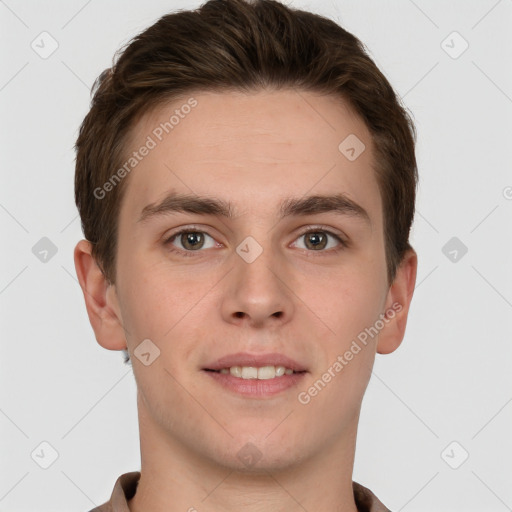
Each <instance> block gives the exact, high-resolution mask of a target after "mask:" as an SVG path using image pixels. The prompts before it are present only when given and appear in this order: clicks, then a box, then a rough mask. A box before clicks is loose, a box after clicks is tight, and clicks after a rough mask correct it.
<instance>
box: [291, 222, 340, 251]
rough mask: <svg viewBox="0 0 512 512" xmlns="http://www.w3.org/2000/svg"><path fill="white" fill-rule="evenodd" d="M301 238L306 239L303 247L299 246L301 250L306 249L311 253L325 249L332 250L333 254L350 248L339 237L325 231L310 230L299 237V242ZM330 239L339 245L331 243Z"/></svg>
mask: <svg viewBox="0 0 512 512" xmlns="http://www.w3.org/2000/svg"><path fill="white" fill-rule="evenodd" d="M301 238H304V239H305V243H304V246H303V247H300V246H299V249H306V250H311V251H317V252H318V251H321V252H327V251H324V249H332V250H333V252H335V251H339V250H341V249H343V248H345V247H347V246H348V244H347V243H346V242H345V241H344V240H343V239H342V238H341V237H340V236H338V235H335V234H334V233H331V232H330V231H327V230H325V229H319V228H315V229H310V230H308V231H306V232H305V233H302V235H300V236H299V238H298V239H297V240H300V239H301ZM329 238H331V239H333V240H334V241H335V242H337V243H333V242H332V241H331V242H329Z"/></svg>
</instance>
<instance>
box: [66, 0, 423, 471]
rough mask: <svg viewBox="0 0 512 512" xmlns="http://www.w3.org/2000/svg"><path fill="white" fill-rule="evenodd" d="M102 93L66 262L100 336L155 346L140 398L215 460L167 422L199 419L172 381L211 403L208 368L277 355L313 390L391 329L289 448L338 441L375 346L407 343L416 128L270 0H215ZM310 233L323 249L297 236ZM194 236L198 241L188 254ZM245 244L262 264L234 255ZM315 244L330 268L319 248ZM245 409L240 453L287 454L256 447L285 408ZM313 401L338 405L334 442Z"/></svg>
mask: <svg viewBox="0 0 512 512" xmlns="http://www.w3.org/2000/svg"><path fill="white" fill-rule="evenodd" d="M93 92H94V96H93V100H92V105H91V108H90V111H89V113H88V114H87V116H86V117H85V119H84V121H83V123H82V126H81V128H80V133H79V136H78V140H77V143H76V151H77V159H76V178H75V199H76V204H77V207H78V209H79V212H80V216H81V221H82V229H83V232H84V236H85V238H86V241H87V242H85V241H82V242H81V243H80V244H79V245H78V246H77V249H76V250H75V262H76V266H77V272H78V274H79V279H80V283H81V285H82V288H83V289H84V296H85V298H86V303H87V309H88V313H89V317H90V320H91V323H92V325H93V328H94V330H95V333H96V338H97V340H98V342H99V343H100V344H101V345H102V346H104V347H105V348H108V349H111V350H124V349H126V350H127V352H129V353H130V354H132V355H133V353H134V352H135V351H136V349H137V347H139V346H140V344H141V342H142V341H143V340H145V339H150V340H151V347H153V349H154V347H157V349H158V351H159V356H158V358H156V359H155V361H154V362H153V363H152V364H151V365H150V366H145V365H144V364H142V363H141V362H140V360H139V359H137V360H135V362H134V363H133V365H134V373H135V377H136V379H137V384H138V387H139V392H140V393H141V395H142V398H143V400H142V402H140V404H141V403H144V404H145V405H144V407H145V408H146V410H147V411H148V412H147V413H148V415H151V416H152V417H153V418H155V421H156V422H158V423H159V424H160V425H161V426H163V428H164V429H165V428H168V429H169V430H168V432H169V433H172V435H175V436H176V437H177V438H180V439H181V440H182V441H183V439H188V440H191V439H192V438H193V436H196V438H199V439H202V440H203V441H202V442H204V446H202V447H201V448H202V450H203V452H204V453H208V454H209V455H210V456H211V458H212V460H213V459H214V458H215V457H216V456H217V455H216V453H217V452H215V448H212V447H214V446H219V443H218V439H217V440H215V439H213V438H212V437H211V436H212V435H213V434H211V433H210V434H208V435H205V432H203V431H201V428H202V427H201V426H200V423H197V422H196V423H194V427H191V426H190V424H187V422H186V419H185V420H183V419H182V420H180V421H174V420H173V419H172V412H173V410H174V411H175V410H177V409H176V407H178V408H180V409H179V410H183V408H185V409H186V408H187V407H188V408H192V409H194V410H189V416H188V419H189V420H190V419H191V418H195V419H198V418H199V417H200V416H201V414H204V411H201V410H200V409H198V408H197V406H196V405H194V404H193V403H191V400H190V397H189V396H186V394H185V393H181V394H180V391H179V389H180V388H179V385H178V382H179V383H180V385H181V386H185V387H186V388H187V390H188V391H189V392H190V393H191V394H192V395H193V396H196V397H200V399H201V400H202V402H204V403H211V401H212V400H215V397H214V396H213V395H210V394H209V393H210V392H211V390H210V389H209V387H208V386H206V387H205V386H204V382H202V380H201V379H203V378H204V379H207V378H209V377H208V376H206V375H204V370H205V365H208V364H210V362H211V361H212V360H214V359H215V358H218V357H220V356H223V355H225V354H227V353H234V352H242V351H244V352H253V353H257V352H267V351H268V350H270V351H272V352H276V351H279V352H283V353H287V352H291V353H292V354H293V356H294V357H295V358H296V359H300V360H301V364H302V365H303V366H305V367H307V376H308V379H309V380H307V381H306V380H305V381H304V383H306V382H307V383H308V386H309V385H312V384H313V383H314V382H315V381H316V380H317V379H318V378H320V377H321V376H322V374H324V373H325V372H326V371H328V369H329V368H331V367H332V366H333V363H335V361H336V358H337V356H338V355H339V354H343V353H345V352H346V351H347V350H349V349H350V347H351V346H353V345H351V343H352V342H353V341H354V340H356V339H358V336H360V334H361V332H363V330H364V329H371V328H372V327H374V328H375V322H376V321H378V319H379V318H380V323H381V324H382V325H383V327H382V328H378V329H377V331H379V332H378V334H376V335H372V336H371V337H370V338H369V337H368V336H367V343H365V344H362V343H359V345H361V347H360V348H361V349H363V350H362V352H361V353H362V355H360V356H359V355H358V356H356V355H355V353H357V354H358V352H355V350H353V353H354V355H353V361H351V362H350V363H349V364H347V366H346V368H345V367H344V369H343V372H341V371H340V372H339V378H338V379H337V380H336V379H335V378H332V379H329V380H332V384H329V386H330V388H329V389H326V390H325V391H322V393H321V394H319V395H318V397H317V398H315V400H309V402H308V404H307V405H306V404H305V403H304V402H305V400H307V399H306V398H305V399H304V400H303V402H302V403H301V402H298V401H297V402H295V404H294V405H295V406H296V407H297V408H298V410H299V411H300V412H299V413H298V414H297V415H296V417H297V419H296V425H295V426H290V427H289V430H288V431H287V432H286V428H285V429H284V430H283V431H284V432H286V439H287V442H288V441H289V442H290V443H293V441H294V439H295V440H296V439H297V438H298V437H299V435H300V433H302V434H303V433H304V430H305V429H306V428H309V427H310V426H311V425H309V426H308V421H312V422H314V423H315V426H314V428H313V431H314V433H315V435H316V436H317V437H316V438H315V439H316V441H314V440H313V438H311V444H310V446H313V445H315V443H317V445H315V446H317V447H318V443H320V442H321V440H322V439H323V440H325V439H329V440H334V439H335V438H336V435H337V434H339V432H340V431H341V430H342V429H343V428H348V426H349V425H351V422H352V421H353V420H354V419H355V418H356V416H357V414H358V410H359V407H360V404H361V400H362V396H363V394H364V390H365V388H366V385H367V382H368V379H369V376H370V373H371V366H372V363H373V356H374V354H375V352H376V351H378V352H381V353H388V352H392V351H393V350H395V349H396V348H397V346H398V345H399V344H400V342H401V340H402V338H403V334H404V330H405V323H406V318H407V313H408V306H409V302H410V299H411V297H412V291H413V288H414V281H415V276H416V264H417V262H416V256H415V253H414V250H413V249H412V247H411V246H410V244H409V232H410V228H411V224H412V221H413V216H414V204H415V193H416V186H417V169H416V160H415V152H414V143H415V131H414V126H413V123H412V121H411V119H410V117H409V115H408V114H407V112H406V110H405V109H404V107H403V106H401V104H400V101H399V99H398V98H397V96H396V94H395V93H394V91H393V89H392V87H391V85H390V84H389V82H388V80H387V79H386V78H385V77H384V75H383V74H382V73H381V72H380V71H379V69H378V68H377V67H376V65H375V64H374V62H373V61H372V60H371V58H370V57H369V56H368V54H367V52H366V51H365V49H364V46H363V45H362V43H361V42H360V41H359V40H358V39H357V38H356V37H354V36H353V35H352V34H350V33H349V32H347V31H346V30H344V29H343V28H341V27H340V26H339V25H337V24H336V23H334V22H333V21H331V20H328V19H326V18H324V17H321V16H318V15H315V14H312V13H308V12H304V11H300V10H296V9H292V8H289V7H286V6H285V5H282V4H281V3H279V2H275V1H273V0H259V1H258V0H256V1H253V2H249V1H244V0H226V1H222V0H210V1H209V2H207V3H205V4H204V5H203V6H202V7H201V8H199V9H197V10H195V11H186V12H178V13H174V14H169V15H166V16H164V17H162V18H161V19H160V20H158V21H157V22H156V23H155V24H154V25H153V26H151V27H150V28H148V29H147V30H145V31H144V32H143V33H141V34H140V35H138V36H137V37H136V38H134V39H133V40H132V41H131V42H130V43H128V44H127V45H126V47H125V48H123V49H122V51H120V52H119V53H118V54H117V55H116V57H115V59H114V63H113V65H112V67H111V68H109V69H107V70H105V71H104V72H103V73H102V74H101V75H100V76H99V78H98V79H97V81H96V82H95V84H94V87H93ZM347 150H348V152H347ZM170 193H172V194H174V197H171V198H167V200H166V197H167V196H168V195H169V194H170ZM177 195H179V196H180V200H179V201H178V200H177V197H176V196H177ZM185 196H186V197H185ZM204 198H208V200H206V201H205V200H204ZM290 198H292V199H293V200H290ZM326 198H327V199H326ZM198 199H202V201H198ZM300 199H306V200H305V201H302V202H301V201H300ZM169 205H171V207H172V208H174V209H170V208H169ZM172 205H174V206H172ZM177 205H178V206H177ZM333 205H335V206H336V208H338V210H339V211H341V210H342V214H339V215H338V214H337V213H335V212H334V209H335V208H334V206H333ZM166 208H167V214H165V215H158V212H159V211H160V212H162V210H165V209H166ZM223 210H225V211H223ZM283 212H286V215H282V214H283ZM155 213H156V214H155ZM306 224H307V225H308V226H310V227H311V226H314V227H315V230H316V231H314V232H315V233H316V235H313V237H314V238H313V237H312V236H311V235H309V238H308V236H306V237H305V238H304V236H301V235H304V229H302V231H301V229H300V228H301V226H302V227H304V226H305V225H306ZM192 225H193V226H192ZM180 226H187V227H188V231H187V232H188V233H189V235H188V237H186V236H183V235H176V233H177V231H178V229H177V228H178V227H180ZM324 226H325V229H324ZM310 231H312V230H311V229H310ZM191 232H192V233H198V232H200V233H203V234H202V238H199V241H200V242H201V241H203V242H206V244H205V245H203V246H202V247H201V249H200V251H197V253H196V254H193V255H192V257H188V256H187V255H185V254H184V253H185V252H186V251H187V250H188V252H189V253H193V252H194V251H193V248H194V245H196V244H197V240H198V238H194V236H195V235H192V237H191V235H190V233H191ZM326 232H327V233H329V232H330V233H333V234H335V235H336V236H337V237H339V239H337V238H336V236H335V237H333V236H332V234H331V235H328V236H327V235H326ZM204 233H206V235H205V234H204ZM247 237H250V239H249V244H250V245H249V246H247V248H248V250H249V251H250V252H252V253H253V254H254V255H255V257H254V258H250V260H252V261H249V260H248V259H247V258H246V259H244V258H243V257H242V255H241V253H240V249H239V247H240V244H241V243H242V242H246V241H247ZM171 238H172V240H171V241H169V240H170V239H171ZM312 238H313V239H314V240H315V242H313V243H311V239H312ZM164 239H165V244H164V243H163V240H164ZM304 239H305V242H304ZM337 240H341V242H339V241H337ZM319 241H320V244H319V246H320V248H321V250H323V251H326V254H327V251H329V250H331V252H330V253H329V254H328V255H327V256H324V255H322V256H320V255H319V254H313V253H315V252H317V251H315V245H316V243H317V242H319ZM292 242H293V244H292ZM323 242H326V245H327V249H323V246H322V244H323ZM184 244H185V245H184ZM187 244H189V245H187ZM251 244H252V245H251ZM185 246H186V247H185ZM164 247H165V248H164ZM187 247H188V249H187ZM198 247H199V246H198ZM244 247H245V246H244ZM336 247H338V248H341V247H343V248H342V249H341V250H340V251H338V252H335V251H334V250H332V248H336ZM237 248H238V250H237ZM329 248H331V249H329ZM173 250H178V251H181V252H178V253H176V252H172V251H173ZM199 253H201V254H199ZM256 254H258V255H256ZM397 304H398V306H397ZM392 310H393V314H391V311H392ZM382 315H384V316H382ZM359 339H361V338H359ZM363 345H364V346H363ZM153 349H152V350H153ZM155 350H156V349H155ZM350 350H352V349H350ZM135 353H136V352H135ZM351 359H352V357H351ZM132 360H133V357H132ZM149 369H151V371H149ZM333 371H335V370H332V371H331V376H332V375H333V374H332V372H333ZM195 372H197V375H196V374H195ZM200 372H201V373H200ZM198 375H200V377H199V379H198V378H197V376H198ZM205 382H206V381H205ZM347 384H348V385H349V387H348V389H350V390H352V393H349V395H350V396H342V397H340V393H339V392H340V390H341V389H347V388H346V387H344V386H347ZM172 388H174V390H175V391H176V393H174V394H173V393H171V395H172V396H169V394H168V393H163V394H161V393H162V391H161V390H162V389H172ZM306 389H307V388H306ZM341 394H342V395H343V393H341ZM307 395H308V396H310V398H311V394H310V393H308V394H307ZM303 396H305V395H303ZM313 396H315V393H314V392H313ZM236 403H237V405H238V406H239V408H237V407H234V408H233V409H232V410H228V411H227V412H226V414H225V416H224V418H223V420H224V421H225V426H226V428H227V429H228V428H229V430H230V431H232V432H240V433H241V434H240V439H238V441H239V442H240V443H242V444H243V441H247V440H248V439H252V440H254V441H255V442H256V441H258V442H260V445H259V446H262V448H265V449H267V448H268V449H269V450H270V446H271V445H272V446H273V448H274V449H275V448H276V447H283V446H284V445H283V439H282V438H280V436H279V434H276V435H275V436H273V437H272V438H269V440H266V441H265V442H264V441H263V440H262V439H263V437H264V436H263V434H264V433H265V434H266V433H267V432H268V430H270V429H271V427H272V425H275V420H276V418H277V416H276V410H277V408H278V406H282V404H283V402H280V401H279V400H276V402H275V403H274V405H266V404H267V403H265V406H263V404H262V403H260V404H259V405H260V407H256V408H253V409H250V408H249V407H248V406H247V404H246V403H245V402H241V403H238V402H236ZM140 404H139V405H140ZM233 404H235V401H233V402H230V405H233ZM340 404H341V406H340ZM334 406H336V407H334ZM338 406H340V407H338ZM308 407H309V408H317V409H318V410H325V411H331V412H329V413H328V414H331V415H332V418H331V419H332V421H331V422H330V425H329V427H327V431H326V432H325V431H324V434H326V435H325V436H320V437H318V434H319V431H322V429H324V430H325V429H326V427H325V426H322V425H321V424H320V421H319V420H318V419H313V420H311V414H312V413H310V412H306V409H307V408H308ZM240 411H242V413H243V414H240ZM332 411H335V412H332ZM256 416H257V417H258V419H259V420H260V423H259V425H258V426H255V425H254V422H251V419H254V417H256ZM156 418H157V419H156ZM171 425H172V426H171ZM166 426H167V427H166ZM266 429H267V430H266ZM315 429H316V430H315ZM214 430H215V429H214ZM209 432H210V431H209ZM217 434H218V432H217ZM218 435H219V434H218ZM283 435H284V434H283ZM265 439H266V438H265ZM190 442H191V446H192V444H193V443H192V441H190ZM226 442H227V441H226ZM230 442H231V443H232V442H233V440H232V439H231V440H230ZM265 443H266V444H265ZM272 443H274V444H272ZM199 444H201V443H199ZM235 444H236V443H235ZM285 444H286V443H285ZM263 445H264V446H263ZM311 449H312V450H313V448H311ZM223 453H224V452H223ZM273 453H276V461H277V459H279V461H280V463H283V464H284V463H285V462H284V459H283V458H282V454H281V452H280V451H279V450H277V451H275V452H273ZM311 453H313V452H311ZM225 457H228V458H229V455H225ZM230 460H231V459H230ZM227 461H228V459H226V460H225V461H224V462H226V463H227Z"/></svg>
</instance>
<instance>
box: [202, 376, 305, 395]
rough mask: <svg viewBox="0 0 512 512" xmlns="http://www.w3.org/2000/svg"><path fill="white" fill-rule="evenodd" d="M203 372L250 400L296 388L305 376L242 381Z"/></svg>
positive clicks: (237, 378) (238, 378)
mask: <svg viewBox="0 0 512 512" xmlns="http://www.w3.org/2000/svg"><path fill="white" fill-rule="evenodd" d="M203 371H204V372H205V373H206V374H208V375H209V376H210V377H211V378H212V379H214V380H215V381H216V382H218V383H219V384H220V385H221V386H223V387H224V388H226V389H228V390H230V391H233V392H234V393H237V394H239V395H243V396H246V397H252V398H266V397H270V396H274V395H277V394H278V393H281V392H283V391H286V390H287V389H290V388H292V387H294V386H297V385H298V384H299V382H301V381H302V379H303V378H304V376H305V375H306V372H304V373H292V374H291V375H286V374H285V375H282V376H281V377H274V378H273V379H242V378H240V377H233V376H232V375H230V374H229V373H220V372H212V371H207V370H203Z"/></svg>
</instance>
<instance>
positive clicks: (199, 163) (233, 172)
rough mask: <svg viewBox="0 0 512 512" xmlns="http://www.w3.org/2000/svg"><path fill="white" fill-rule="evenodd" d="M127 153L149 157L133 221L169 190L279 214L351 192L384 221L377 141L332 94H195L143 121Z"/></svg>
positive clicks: (131, 207) (133, 188)
mask: <svg viewBox="0 0 512 512" xmlns="http://www.w3.org/2000/svg"><path fill="white" fill-rule="evenodd" d="M127 146H128V148H129V151H128V155H130V154H132V152H137V153H139V155H138V156H137V158H138V160H137V164H136V166H135V167H134V168H133V170H132V171H131V172H130V175H129V180H128V181H129V182H128V184H127V185H128V186H127V190H126V191H125V197H124V200H123V206H122V211H126V214H127V215H130V216H131V217H132V220H136V219H135V217H136V216H137V215H138V214H140V212H141V210H142V209H143V208H144V207H145V206H146V205H148V204H149V203H154V202H157V201H158V200H160V199H161V198H163V197H164V196H165V195H167V194H168V192H169V191H175V192H185V193H191V194H199V195H215V196H217V197H220V198H222V199H225V200H228V201H230V202H231V203H233V204H234V205H235V207H236V205H238V206H239V207H240V208H243V209H244V211H247V210H248V209H250V210H255V209H257V208H265V209H266V211H268V213H269V214H271V213H275V211H273V210H272V208H273V206H275V204H276V202H279V199H280V198H282V197H285V196H286V197H289V196H297V197H301V196H304V195H306V194H308V193H310V194H313V193H314V194H322V193H333V192H343V193H345V194H346V195H347V196H349V197H351V198H352V199H354V200H355V201H357V202H358V203H359V204H364V205H365V208H366V209H367V210H368V211H369V212H371V211H373V213H371V215H372V216H374V217H379V212H380V194H379V191H378V187H377V183H376V180H375V173H374V171H373V165H374V161H373V143H372V140H371V136H370V133H369V131H368V129H367V127H366V125H365V123H364V122H363V121H362V120H361V119H360V118H359V117H358V116H357V115H356V114H355V113H354V112H353V110H352V109H351V108H350V107H349V106H348V104H346V103H345V102H343V101H342V100H340V99H337V98H333V97H332V96H321V95H319V94H316V93H310V92H306V91H296V90H282V91H260V92H257V93H250V94H249V93H242V92H219V93H213V92H208V93H206V92H198V93H196V94H192V93H191V94H190V95H187V96H184V97H182V98H180V99H178V100H174V101H173V102H171V103H167V104H164V105H160V106H158V107H156V108H155V109H154V110H152V111H151V112H149V113H148V114H146V115H145V116H143V117H142V118H141V119H140V120H139V122H138V123H137V124H136V125H135V127H134V129H133V131H132V134H131V139H130V141H129V143H128V145H127ZM144 147H147V148H150V149H149V150H143V148H144ZM347 150H348V152H347ZM141 153H144V155H145V156H141ZM354 154H355V156H356V158H354ZM139 159H140V160H139ZM376 220H378V218H377V219H376Z"/></svg>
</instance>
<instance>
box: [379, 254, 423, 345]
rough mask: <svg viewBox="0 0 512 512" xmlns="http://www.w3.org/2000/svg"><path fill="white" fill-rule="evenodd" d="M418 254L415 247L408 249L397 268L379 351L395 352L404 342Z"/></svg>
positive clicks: (386, 310)
mask: <svg viewBox="0 0 512 512" xmlns="http://www.w3.org/2000/svg"><path fill="white" fill-rule="evenodd" d="M417 268H418V256H417V254H416V251H414V249H410V250H408V251H407V252H406V253H405V255H404V257H403V259H402V263H401V264H400V266H399V268H398V269H397V273H396V277H395V280H394V281H393V284H392V285H391V286H390V288H389V291H388V295H387V298H386V307H385V311H384V313H386V317H387V322H385V325H384V328H383V329H382V330H381V331H380V333H379V341H378V343H377V352H378V353H379V354H389V353H391V352H394V351H395V350H396V349H397V348H398V347H399V346H400V344H401V343H402V340H403V338H404V335H405V327H406V325H407V317H408V314H409V306H410V304H411V300H412V296H413V293H414V287H415V285H416V271H417Z"/></svg>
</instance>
